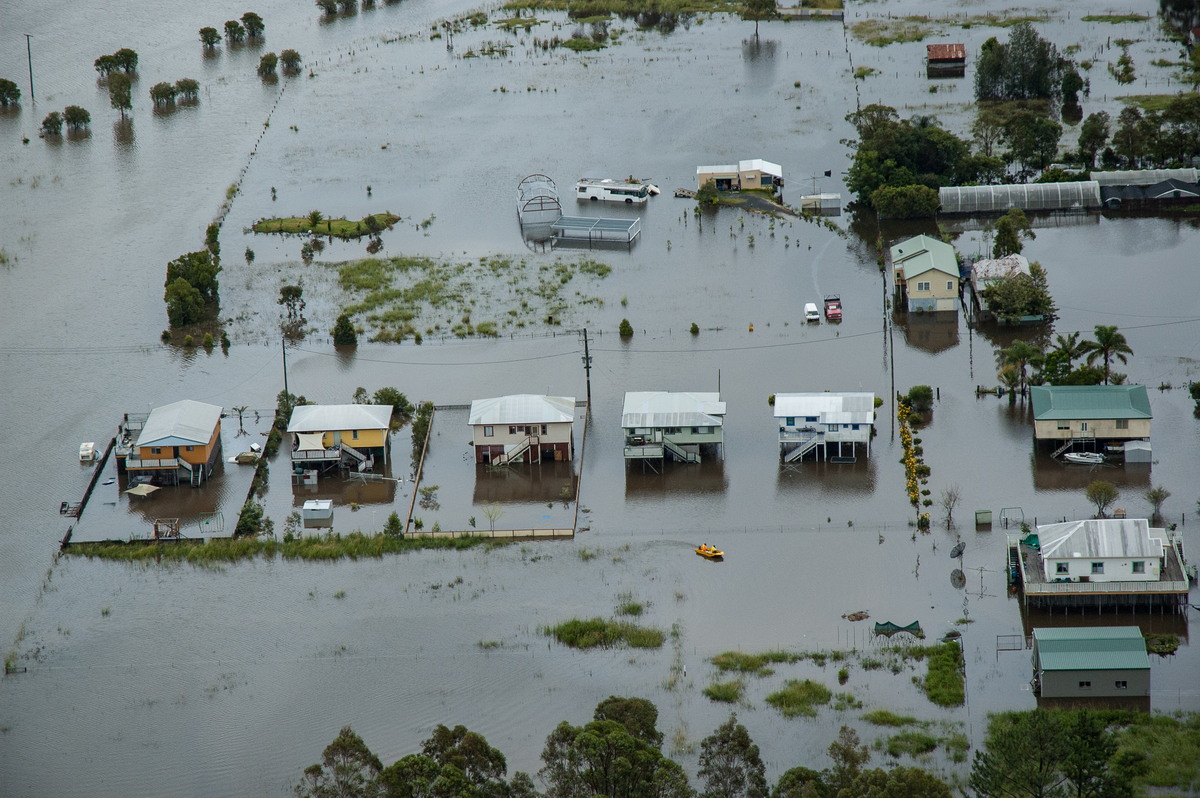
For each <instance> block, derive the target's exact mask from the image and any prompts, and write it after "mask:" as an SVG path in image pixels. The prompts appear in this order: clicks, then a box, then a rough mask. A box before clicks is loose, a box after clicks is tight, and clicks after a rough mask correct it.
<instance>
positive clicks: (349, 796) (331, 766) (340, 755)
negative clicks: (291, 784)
mask: <svg viewBox="0 0 1200 798" xmlns="http://www.w3.org/2000/svg"><path fill="white" fill-rule="evenodd" d="M381 770H383V763H381V762H380V761H379V757H377V756H375V754H374V753H372V752H371V749H370V748H368V747H367V744H366V743H365V742H363V739H362V738H361V737H359V736H358V735H357V734H355V733H354V730H353V729H351V728H350V727H349V726H346V727H344V728H343V729H342V730H341V732H340V733H339V734H338V736H337V737H336V738H335V739H334V741H333V742H331V743H330V744H329V745H328V746H326V747H325V750H324V751H323V752H322V754H321V761H320V762H319V763H318V764H315V765H311V766H309V767H308V768H307V769H306V770H305V771H304V779H303V780H302V781H301V783H300V784H299V785H297V786H296V789H295V792H296V795H297V798H367V797H368V796H375V795H378V794H379V789H378V781H377V780H378V777H379V772H380V771H381Z"/></svg>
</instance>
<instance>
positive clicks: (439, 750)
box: [421, 723, 508, 788]
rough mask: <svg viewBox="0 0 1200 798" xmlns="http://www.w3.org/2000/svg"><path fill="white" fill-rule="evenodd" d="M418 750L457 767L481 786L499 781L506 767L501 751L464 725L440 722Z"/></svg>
mask: <svg viewBox="0 0 1200 798" xmlns="http://www.w3.org/2000/svg"><path fill="white" fill-rule="evenodd" d="M421 753H422V754H424V755H425V756H427V757H429V758H430V759H432V760H433V761H435V762H437V763H438V764H439V765H442V766H445V765H450V766H452V767H454V768H456V769H457V770H459V771H461V772H462V774H463V775H464V776H465V777H466V778H467V780H468V781H469V782H471V783H472V784H474V785H475V786H476V787H480V788H484V787H487V786H489V785H495V784H496V783H498V782H502V781H503V780H504V775H505V773H507V771H508V764H507V762H506V761H505V759H504V754H502V753H500V751H498V750H497V749H495V748H492V747H491V746H490V745H488V741H487V740H486V739H485V738H484V736H483V735H482V734H478V733H476V732H473V731H471V730H470V729H468V728H467V727H466V726H461V725H459V726H455V727H454V728H453V729H450V728H447V727H446V726H443V725H442V724H440V723H439V724H438V725H437V726H435V727H434V729H433V734H431V735H430V736H429V739H428V740H426V741H425V743H424V745H422V746H421Z"/></svg>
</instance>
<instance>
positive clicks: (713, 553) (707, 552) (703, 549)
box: [696, 543, 725, 560]
mask: <svg viewBox="0 0 1200 798" xmlns="http://www.w3.org/2000/svg"><path fill="white" fill-rule="evenodd" d="M696 553H697V554H699V555H700V556H701V557H705V558H707V559H709V560H716V559H720V558H721V557H724V556H725V552H723V551H721V550H720V549H718V548H717V547H716V546H710V545H708V544H707V543H704V544H701V545H700V546H697V547H696Z"/></svg>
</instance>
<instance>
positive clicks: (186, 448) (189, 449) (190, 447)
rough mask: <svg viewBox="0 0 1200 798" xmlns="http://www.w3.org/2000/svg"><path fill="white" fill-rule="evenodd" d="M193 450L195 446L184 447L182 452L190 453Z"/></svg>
mask: <svg viewBox="0 0 1200 798" xmlns="http://www.w3.org/2000/svg"><path fill="white" fill-rule="evenodd" d="M195 448H196V447H195V446H184V447H183V450H184V451H185V452H190V451H192V450H193V449H195Z"/></svg>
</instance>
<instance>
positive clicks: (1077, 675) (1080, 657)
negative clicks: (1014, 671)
mask: <svg viewBox="0 0 1200 798" xmlns="http://www.w3.org/2000/svg"><path fill="white" fill-rule="evenodd" d="M1033 684H1034V688H1035V689H1036V690H1037V692H1038V694H1039V695H1040V696H1041V697H1042V698H1089V697H1092V698H1103V697H1117V696H1119V697H1143V696H1148V695H1150V657H1149V655H1148V654H1147V653H1146V639H1145V638H1144V637H1142V630H1141V629H1139V628H1138V627H1136V626H1092V627H1062V628H1048V629H1034V630H1033Z"/></svg>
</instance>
